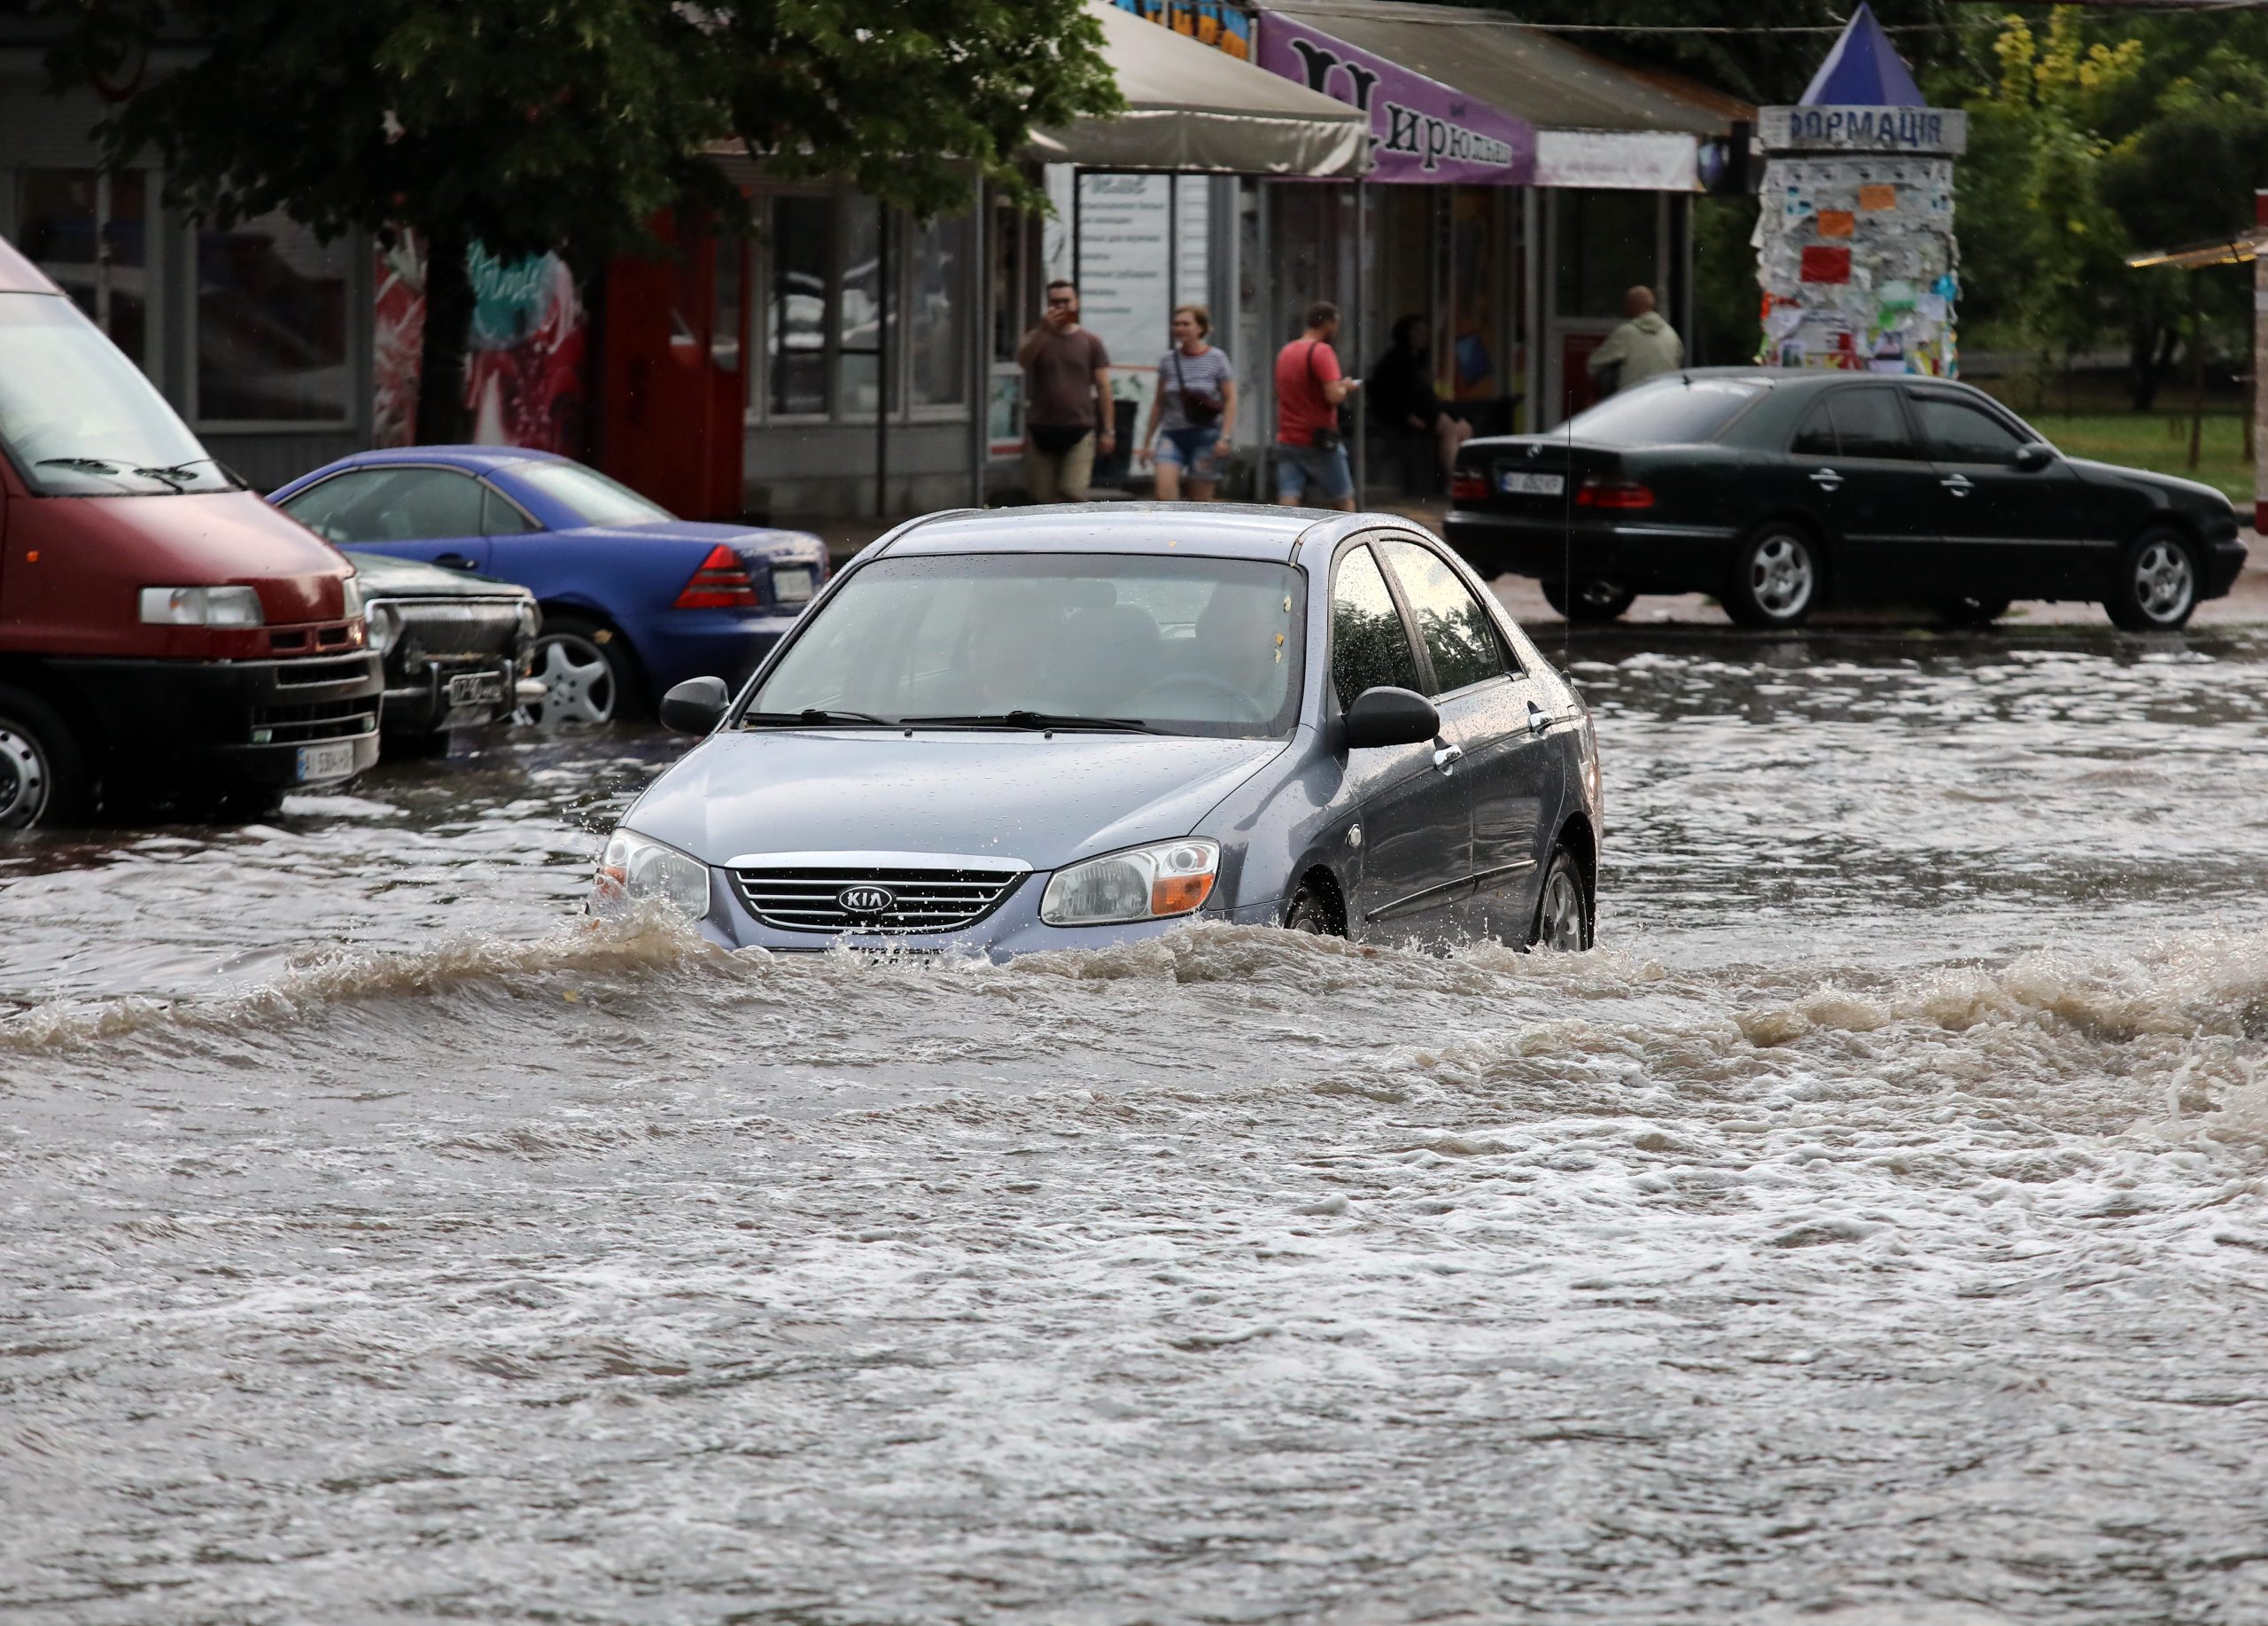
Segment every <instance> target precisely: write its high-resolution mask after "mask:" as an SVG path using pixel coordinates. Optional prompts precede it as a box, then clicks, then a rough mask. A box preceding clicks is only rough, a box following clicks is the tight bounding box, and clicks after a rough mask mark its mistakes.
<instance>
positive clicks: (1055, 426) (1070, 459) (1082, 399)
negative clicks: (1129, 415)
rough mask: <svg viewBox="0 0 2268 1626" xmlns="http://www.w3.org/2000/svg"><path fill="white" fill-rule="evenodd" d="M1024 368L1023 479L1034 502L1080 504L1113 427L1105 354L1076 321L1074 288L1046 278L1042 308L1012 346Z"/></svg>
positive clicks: (1110, 440)
mask: <svg viewBox="0 0 2268 1626" xmlns="http://www.w3.org/2000/svg"><path fill="white" fill-rule="evenodd" d="M1016 365H1018V366H1019V367H1021V368H1022V369H1023V370H1024V484H1025V486H1027V487H1028V488H1029V490H1030V493H1031V500H1032V501H1033V502H1085V501H1086V500H1087V481H1088V480H1089V479H1090V478H1092V476H1093V474H1094V470H1095V451H1096V447H1098V445H1099V447H1101V449H1102V451H1103V452H1104V453H1105V454H1106V455H1107V454H1108V452H1109V451H1110V448H1111V447H1112V446H1113V445H1114V444H1115V442H1116V440H1117V437H1116V436H1115V434H1113V433H1112V430H1113V428H1114V427H1115V426H1114V424H1112V422H1111V416H1112V413H1111V404H1110V353H1109V352H1108V351H1107V350H1105V349H1104V348H1103V346H1102V340H1101V339H1099V338H1096V337H1095V336H1094V335H1093V334H1092V333H1090V332H1088V331H1087V330H1086V329H1084V328H1083V327H1081V326H1080V325H1079V291H1078V290H1077V289H1076V288H1075V287H1073V286H1072V285H1071V284H1069V283H1066V282H1053V283H1050V284H1047V314H1046V315H1044V316H1042V317H1041V318H1040V319H1039V325H1038V326H1037V327H1036V328H1034V329H1032V331H1030V332H1029V333H1027V334H1025V335H1024V338H1023V343H1021V344H1020V345H1018V346H1016Z"/></svg>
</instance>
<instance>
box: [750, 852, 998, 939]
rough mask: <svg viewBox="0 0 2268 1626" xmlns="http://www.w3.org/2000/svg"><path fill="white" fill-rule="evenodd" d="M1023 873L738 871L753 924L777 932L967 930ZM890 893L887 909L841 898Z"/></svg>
mask: <svg viewBox="0 0 2268 1626" xmlns="http://www.w3.org/2000/svg"><path fill="white" fill-rule="evenodd" d="M1024 875H1025V872H1024V871H1023V870H1021V869H871V868H836V867H816V866H813V867H792V868H760V869H756V868H752V869H736V870H734V872H733V876H734V879H735V880H736V881H738V882H739V883H740V889H741V896H742V898H744V899H747V901H748V906H749V907H750V909H751V910H753V911H754V912H755V914H756V916H757V919H759V920H761V921H763V922H765V924H766V925H771V926H777V927H779V928H780V929H781V930H783V931H834V932H843V931H856V932H916V931H919V932H928V931H958V930H959V929H960V928H962V927H964V926H973V925H975V923H976V922H978V921H981V920H983V918H984V917H985V916H986V915H988V914H991V913H992V911H993V910H994V909H996V908H998V907H999V906H1000V901H1001V899H1005V898H1006V897H1007V895H1008V894H1009V893H1010V892H1012V891H1015V889H1016V883H1017V882H1019V881H1021V880H1022V879H1023V878H1024ZM860 888H868V889H878V890H879V891H883V892H887V893H888V894H889V903H888V905H887V906H883V907H882V908H880V909H876V910H871V911H858V910H853V909H851V908H850V906H848V905H847V904H846V903H845V902H844V901H843V894H844V893H846V892H850V891H856V890H858V889H860Z"/></svg>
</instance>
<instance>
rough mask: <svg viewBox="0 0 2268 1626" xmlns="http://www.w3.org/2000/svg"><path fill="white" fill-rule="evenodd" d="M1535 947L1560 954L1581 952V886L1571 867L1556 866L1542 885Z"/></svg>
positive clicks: (1567, 865) (1582, 942) (1566, 865)
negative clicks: (1552, 950)
mask: <svg viewBox="0 0 2268 1626" xmlns="http://www.w3.org/2000/svg"><path fill="white" fill-rule="evenodd" d="M1536 927H1537V930H1536V934H1535V945H1536V946H1537V947H1538V948H1548V949H1555V950H1557V951H1559V952H1560V953H1581V951H1582V950H1583V948H1584V947H1585V946H1586V945H1585V943H1584V941H1583V883H1582V881H1581V878H1580V877H1579V876H1578V875H1576V874H1575V871H1574V867H1573V865H1570V864H1565V863H1562V864H1557V865H1554V866H1553V867H1552V870H1551V873H1550V875H1548V876H1546V877H1545V878H1544V882H1543V903H1542V908H1541V910H1540V911H1539V913H1538V915H1537V921H1536Z"/></svg>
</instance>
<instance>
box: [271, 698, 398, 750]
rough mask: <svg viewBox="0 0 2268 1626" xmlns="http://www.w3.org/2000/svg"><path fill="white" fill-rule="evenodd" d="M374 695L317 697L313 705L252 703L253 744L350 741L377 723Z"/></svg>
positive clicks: (303, 743)
mask: <svg viewBox="0 0 2268 1626" xmlns="http://www.w3.org/2000/svg"><path fill="white" fill-rule="evenodd" d="M376 705H377V701H376V699H375V698H371V699H363V700H319V701H317V702H316V703H315V704H313V705H264V706H255V707H253V708H252V743H253V744H255V745H269V744H274V745H306V744H309V743H314V742H316V741H320V740H351V739H355V738H358V737H359V736H361V735H365V734H368V733H369V732H370V731H371V730H372V729H374V728H376V727H377V726H378V718H377V711H376V710H375V709H374V708H375V707H376Z"/></svg>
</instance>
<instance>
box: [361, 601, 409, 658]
mask: <svg viewBox="0 0 2268 1626" xmlns="http://www.w3.org/2000/svg"><path fill="white" fill-rule="evenodd" d="M369 635H370V647H371V648H372V649H374V650H377V652H378V653H379V654H381V655H384V654H386V653H388V652H389V651H391V650H392V648H393V646H394V644H395V642H396V641H398V640H399V639H400V637H401V610H400V606H399V605H395V604H390V603H386V602H385V601H384V599H380V600H379V601H378V602H377V603H375V604H373V605H371V606H370V608H369Z"/></svg>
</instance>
